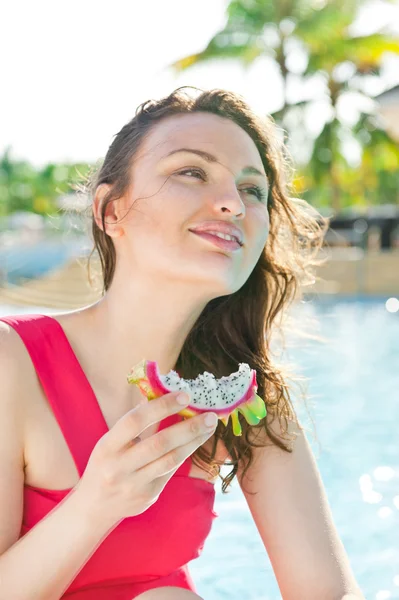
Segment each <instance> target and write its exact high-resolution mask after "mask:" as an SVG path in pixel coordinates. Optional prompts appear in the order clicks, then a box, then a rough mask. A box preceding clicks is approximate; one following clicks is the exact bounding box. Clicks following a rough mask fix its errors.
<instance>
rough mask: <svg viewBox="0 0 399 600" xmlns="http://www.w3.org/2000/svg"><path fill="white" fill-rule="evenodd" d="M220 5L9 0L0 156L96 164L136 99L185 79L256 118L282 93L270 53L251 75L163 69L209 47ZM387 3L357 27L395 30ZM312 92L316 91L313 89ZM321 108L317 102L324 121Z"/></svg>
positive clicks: (388, 81) (397, 9) (220, 20)
mask: <svg viewBox="0 0 399 600" xmlns="http://www.w3.org/2000/svg"><path fill="white" fill-rule="evenodd" d="M226 6H227V0H201V2H199V1H198V0H197V1H196V2H193V1H192V0H168V1H165V0H152V1H148V2H145V1H144V0H142V1H137V0H130V1H127V0H112V2H109V1H104V0H68V1H64V2H60V1H58V2H54V1H53V0H35V1H34V2H32V0H8V2H7V3H6V5H3V10H2V31H1V35H0V55H1V56H2V64H1V75H2V94H1V110H0V153H3V151H4V149H5V147H6V146H8V145H11V146H12V155H13V156H14V157H15V158H23V159H28V160H30V161H31V162H32V163H33V164H35V165H37V166H39V165H42V164H44V163H45V162H48V161H62V160H66V161H78V160H82V161H89V162H92V161H96V160H97V159H99V158H101V157H103V156H104V155H105V153H106V151H107V148H108V146H109V144H110V143H111V142H112V140H113V136H114V135H115V134H116V133H117V132H118V131H119V129H120V128H121V127H122V126H123V125H124V124H125V123H126V122H127V121H128V120H130V119H131V117H132V116H133V115H134V112H135V109H136V107H137V105H138V104H140V103H141V102H143V101H145V100H147V99H149V98H159V97H161V96H164V95H166V94H168V93H170V92H171V91H172V90H173V89H174V88H176V87H178V86H181V85H194V86H198V87H201V88H205V89H211V88H214V87H221V88H226V89H229V90H232V91H236V92H238V93H240V94H242V95H243V96H244V97H245V98H246V100H247V101H248V102H249V103H250V105H251V106H252V107H253V108H254V109H255V110H256V111H257V112H259V113H260V114H264V113H268V112H271V111H273V110H277V109H278V108H279V107H280V105H281V101H282V97H281V89H280V85H279V79H278V76H277V75H276V73H275V72H274V71H273V70H272V69H271V64H270V62H268V61H267V59H263V58H262V59H260V60H259V61H258V62H257V63H256V65H254V66H253V67H252V68H251V69H250V70H249V71H248V72H247V73H244V71H243V69H242V68H241V67H240V66H238V65H235V64H234V63H232V62H230V61H229V62H220V63H219V64H214V65H210V64H206V65H201V66H199V67H195V68H194V69H191V70H190V71H188V72H187V73H185V74H183V75H181V76H179V77H175V76H174V75H172V74H171V73H170V72H168V71H167V70H165V67H166V65H167V64H168V63H170V62H172V61H173V60H176V59H178V58H181V57H182V56H185V55H187V54H189V53H194V52H197V51H199V50H201V49H202V48H203V47H204V46H205V44H206V43H207V42H208V40H209V39H210V37H211V36H212V35H213V34H214V33H216V32H217V31H218V30H219V29H220V28H221V27H222V26H223V24H224V22H225V7H226ZM383 6H385V5H383V3H382V2H381V1H376V2H373V3H372V5H371V6H370V8H369V9H367V10H365V11H364V15H363V17H362V19H361V20H360V21H359V27H360V29H361V30H362V33H363V32H364V33H368V32H369V31H370V32H371V29H372V28H375V27H377V26H379V25H380V26H383V25H384V24H386V23H389V22H390V23H394V22H396V23H397V27H398V29H397V32H398V34H399V2H398V1H395V2H394V3H393V5H392V6H390V7H389V8H385V9H382V7H383ZM298 60H300V57H299V59H298ZM398 66H399V59H398V58H397V57H391V58H390V59H388V60H387V61H386V65H385V71H384V83H383V85H381V86H379V87H378V88H376V87H374V88H373V91H372V93H373V95H374V94H377V93H380V92H382V91H383V90H384V89H387V88H389V87H391V86H393V85H395V84H397V83H398V81H399V68H398ZM308 93H310V94H312V93H313V94H315V95H317V94H318V93H319V86H314V87H313V88H310V90H309V92H308ZM326 110H327V112H328V109H326V107H325V106H324V108H323V106H322V105H320V107H319V108H318V110H317V114H318V116H319V121H320V122H321V120H322V119H323V115H325V114H326ZM315 114H316V113H315V111H313V112H312V119H313V118H314V116H315ZM348 114H350V107H349V106H348Z"/></svg>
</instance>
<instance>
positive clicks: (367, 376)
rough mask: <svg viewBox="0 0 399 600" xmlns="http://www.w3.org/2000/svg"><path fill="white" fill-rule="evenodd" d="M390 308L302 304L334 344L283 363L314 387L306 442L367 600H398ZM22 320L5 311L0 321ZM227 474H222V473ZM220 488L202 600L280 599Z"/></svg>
mask: <svg viewBox="0 0 399 600" xmlns="http://www.w3.org/2000/svg"><path fill="white" fill-rule="evenodd" d="M386 300H387V299H385V298H376V299H357V300H351V299H348V300H343V299H341V300H335V299H334V300H330V299H319V300H317V301H312V302H307V303H305V304H301V305H300V306H298V307H296V308H295V310H294V311H293V315H294V316H295V317H296V318H297V319H298V320H299V321H300V323H301V324H302V326H303V327H305V328H306V329H307V331H310V330H311V329H310V328H311V325H312V323H313V325H312V327H313V329H312V331H313V332H314V333H316V334H317V335H319V336H324V337H325V338H327V340H328V341H327V342H325V343H321V342H316V341H309V340H298V339H296V338H294V337H293V336H292V337H291V338H289V339H287V342H288V343H290V344H291V347H290V348H289V349H288V350H287V352H286V354H285V356H284V360H287V361H289V362H290V363H292V362H295V363H296V364H297V367H298V372H299V373H300V374H302V375H304V376H306V377H308V378H309V382H308V394H309V395H310V396H311V400H310V412H311V416H312V417H313V419H314V422H315V428H316V435H317V440H316V441H315V440H314V439H313V436H312V435H308V439H309V442H310V444H311V447H312V449H313V451H314V454H315V457H316V461H317V464H318V467H319V470H320V473H321V476H322V480H323V483H324V486H325V489H326V492H327V496H328V499H329V503H330V506H331V509H332V513H333V517H334V522H335V525H336V527H337V530H338V533H339V535H340V537H341V540H342V542H343V544H344V546H345V549H346V552H347V554H348V556H349V560H350V564H351V566H352V569H353V571H354V574H355V577H356V579H357V581H358V583H359V585H360V587H361V589H362V591H363V593H364V595H365V597H366V598H367V600H369V599H376V600H386V599H391V598H392V599H399V542H398V540H399V535H398V534H399V425H398V424H399V391H398V390H399V312H396V313H390V312H388V310H387V308H386V304H385V303H386ZM24 311H25V309H19V310H17V309H14V308H12V309H11V307H0V314H10V313H11V312H14V313H16V312H24ZM29 312H45V313H46V312H47V313H48V314H50V313H51V312H52V311H51V310H49V309H44V310H43V309H40V307H38V308H37V309H36V308H35V309H33V308H30V309H29ZM57 312H58V311H57ZM295 340H296V341H295ZM294 342H295V344H294ZM293 344H294V345H293ZM292 345H293V346H292ZM293 399H294V402H295V404H296V406H297V410H298V413H299V415H300V418H301V420H302V422H303V423H304V424H305V425H306V426H307V428H308V429H312V425H311V423H310V422H309V421H308V418H307V413H306V411H305V410H304V409H303V405H302V404H301V400H300V398H296V397H294V398H293ZM229 471H230V468H229V467H224V468H223V471H222V473H223V475H225V474H227V473H228V472H229ZM220 488H221V483H219V482H217V484H216V490H217V493H216V504H215V510H216V512H217V513H218V514H219V517H218V518H216V519H215V521H214V524H213V527H212V531H211V533H210V535H209V537H208V539H207V541H206V544H205V547H204V549H203V552H202V554H201V556H200V557H199V558H198V559H196V560H194V561H192V562H191V563H190V570H191V573H192V576H193V579H194V581H195V583H196V586H197V589H198V593H199V594H200V595H201V596H203V597H204V599H205V600H219V599H220V600H222V599H225V598H226V599H227V598H228V599H229V600H280V599H281V594H280V592H279V588H278V585H277V582H276V578H275V576H274V573H273V569H272V566H271V563H270V561H269V558H268V555H267V552H266V550H265V548H264V546H263V543H262V540H261V538H260V536H259V533H258V531H257V528H256V526H255V524H254V522H253V519H252V516H251V513H250V512H249V508H248V506H247V504H246V500H245V497H244V496H243V494H242V492H241V489H240V487H239V485H238V482H237V480H236V479H235V480H234V482H233V484H232V486H231V487H230V490H231V491H230V493H229V494H228V495H223V496H222V494H221V490H220ZM287 543H288V542H287ZM292 568H293V569H295V565H293V566H292ZM320 600H321V599H320Z"/></svg>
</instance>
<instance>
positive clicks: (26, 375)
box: [0, 321, 34, 429]
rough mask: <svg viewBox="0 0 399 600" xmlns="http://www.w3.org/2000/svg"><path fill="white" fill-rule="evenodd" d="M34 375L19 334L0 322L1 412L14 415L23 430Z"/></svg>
mask: <svg viewBox="0 0 399 600" xmlns="http://www.w3.org/2000/svg"><path fill="white" fill-rule="evenodd" d="M32 374H34V369H33V365H32V363H31V360H30V357H29V354H28V352H27V350H26V347H25V344H24V343H23V341H22V339H21V337H20V336H19V334H18V333H17V332H16V331H15V329H14V328H13V327H11V325H8V323H4V322H3V321H0V382H1V384H0V385H1V393H0V405H1V406H0V410H1V414H2V417H4V413H5V412H6V413H7V414H12V415H13V417H14V419H15V420H16V423H17V424H18V425H20V427H21V429H22V418H23V414H24V408H25V406H24V404H23V403H24V401H25V398H26V397H27V396H28V394H27V389H28V388H29V382H30V381H31V377H32Z"/></svg>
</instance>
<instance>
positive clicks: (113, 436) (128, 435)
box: [104, 392, 183, 453]
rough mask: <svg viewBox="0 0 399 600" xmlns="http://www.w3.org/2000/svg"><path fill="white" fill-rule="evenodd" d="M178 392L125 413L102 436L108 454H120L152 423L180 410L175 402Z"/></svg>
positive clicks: (179, 406) (180, 407)
mask: <svg viewBox="0 0 399 600" xmlns="http://www.w3.org/2000/svg"><path fill="white" fill-rule="evenodd" d="M177 396H178V392H173V393H171V394H165V395H164V396H161V397H159V398H156V399H154V400H151V401H149V402H145V403H142V404H139V405H138V406H135V407H134V408H133V409H132V410H129V411H128V412H127V413H125V414H124V415H123V416H122V417H121V418H120V419H119V420H118V421H117V422H116V423H115V425H114V426H113V427H112V429H110V430H109V431H108V432H107V434H106V435H105V436H104V438H105V439H104V445H105V446H106V448H107V450H108V451H109V452H114V453H116V452H121V451H122V450H124V449H125V448H126V446H131V443H132V440H134V439H136V438H137V437H138V436H140V434H141V433H142V432H143V431H144V430H145V429H146V428H147V427H149V426H150V425H152V424H153V423H158V422H159V421H162V420H163V419H165V418H166V417H168V416H169V415H171V414H174V413H178V412H179V411H181V410H182V408H183V407H182V405H181V404H179V403H178V402H177V400H176V397H177Z"/></svg>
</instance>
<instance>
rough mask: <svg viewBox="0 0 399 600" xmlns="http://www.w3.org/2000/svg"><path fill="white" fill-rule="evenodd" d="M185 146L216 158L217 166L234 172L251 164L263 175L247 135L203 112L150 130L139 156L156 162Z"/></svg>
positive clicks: (178, 117)
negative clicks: (227, 166) (233, 168)
mask: <svg viewBox="0 0 399 600" xmlns="http://www.w3.org/2000/svg"><path fill="white" fill-rule="evenodd" d="M187 146H189V147H195V148H198V149H201V150H204V151H205V152H210V153H212V154H215V155H216V156H217V157H218V159H219V160H220V162H222V163H224V164H229V165H230V166H233V167H237V169H240V168H242V166H245V165H247V164H250V165H253V166H254V167H257V168H258V169H259V170H261V171H264V168H263V164H262V160H261V157H260V155H259V152H258V149H257V147H256V145H255V143H254V141H253V140H252V138H251V137H250V136H249V135H248V134H247V133H246V131H244V130H243V129H242V128H241V127H240V126H239V125H237V124H236V123H234V122H233V121H231V120H230V119H226V118H223V117H220V116H219V115H214V114H211V113H205V112H198V113H190V114H182V115H173V116H171V117H167V118H165V119H163V120H162V121H160V122H159V123H157V124H156V125H154V126H153V127H152V128H151V130H150V131H149V133H148V135H147V136H146V139H145V140H144V142H143V144H142V147H141V152H139V154H140V155H141V154H144V155H147V153H148V155H150V156H152V158H153V160H155V161H158V160H160V159H161V158H162V157H164V156H166V155H167V154H168V153H169V152H171V151H172V150H175V149H178V148H182V147H187ZM177 156H178V155H177Z"/></svg>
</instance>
